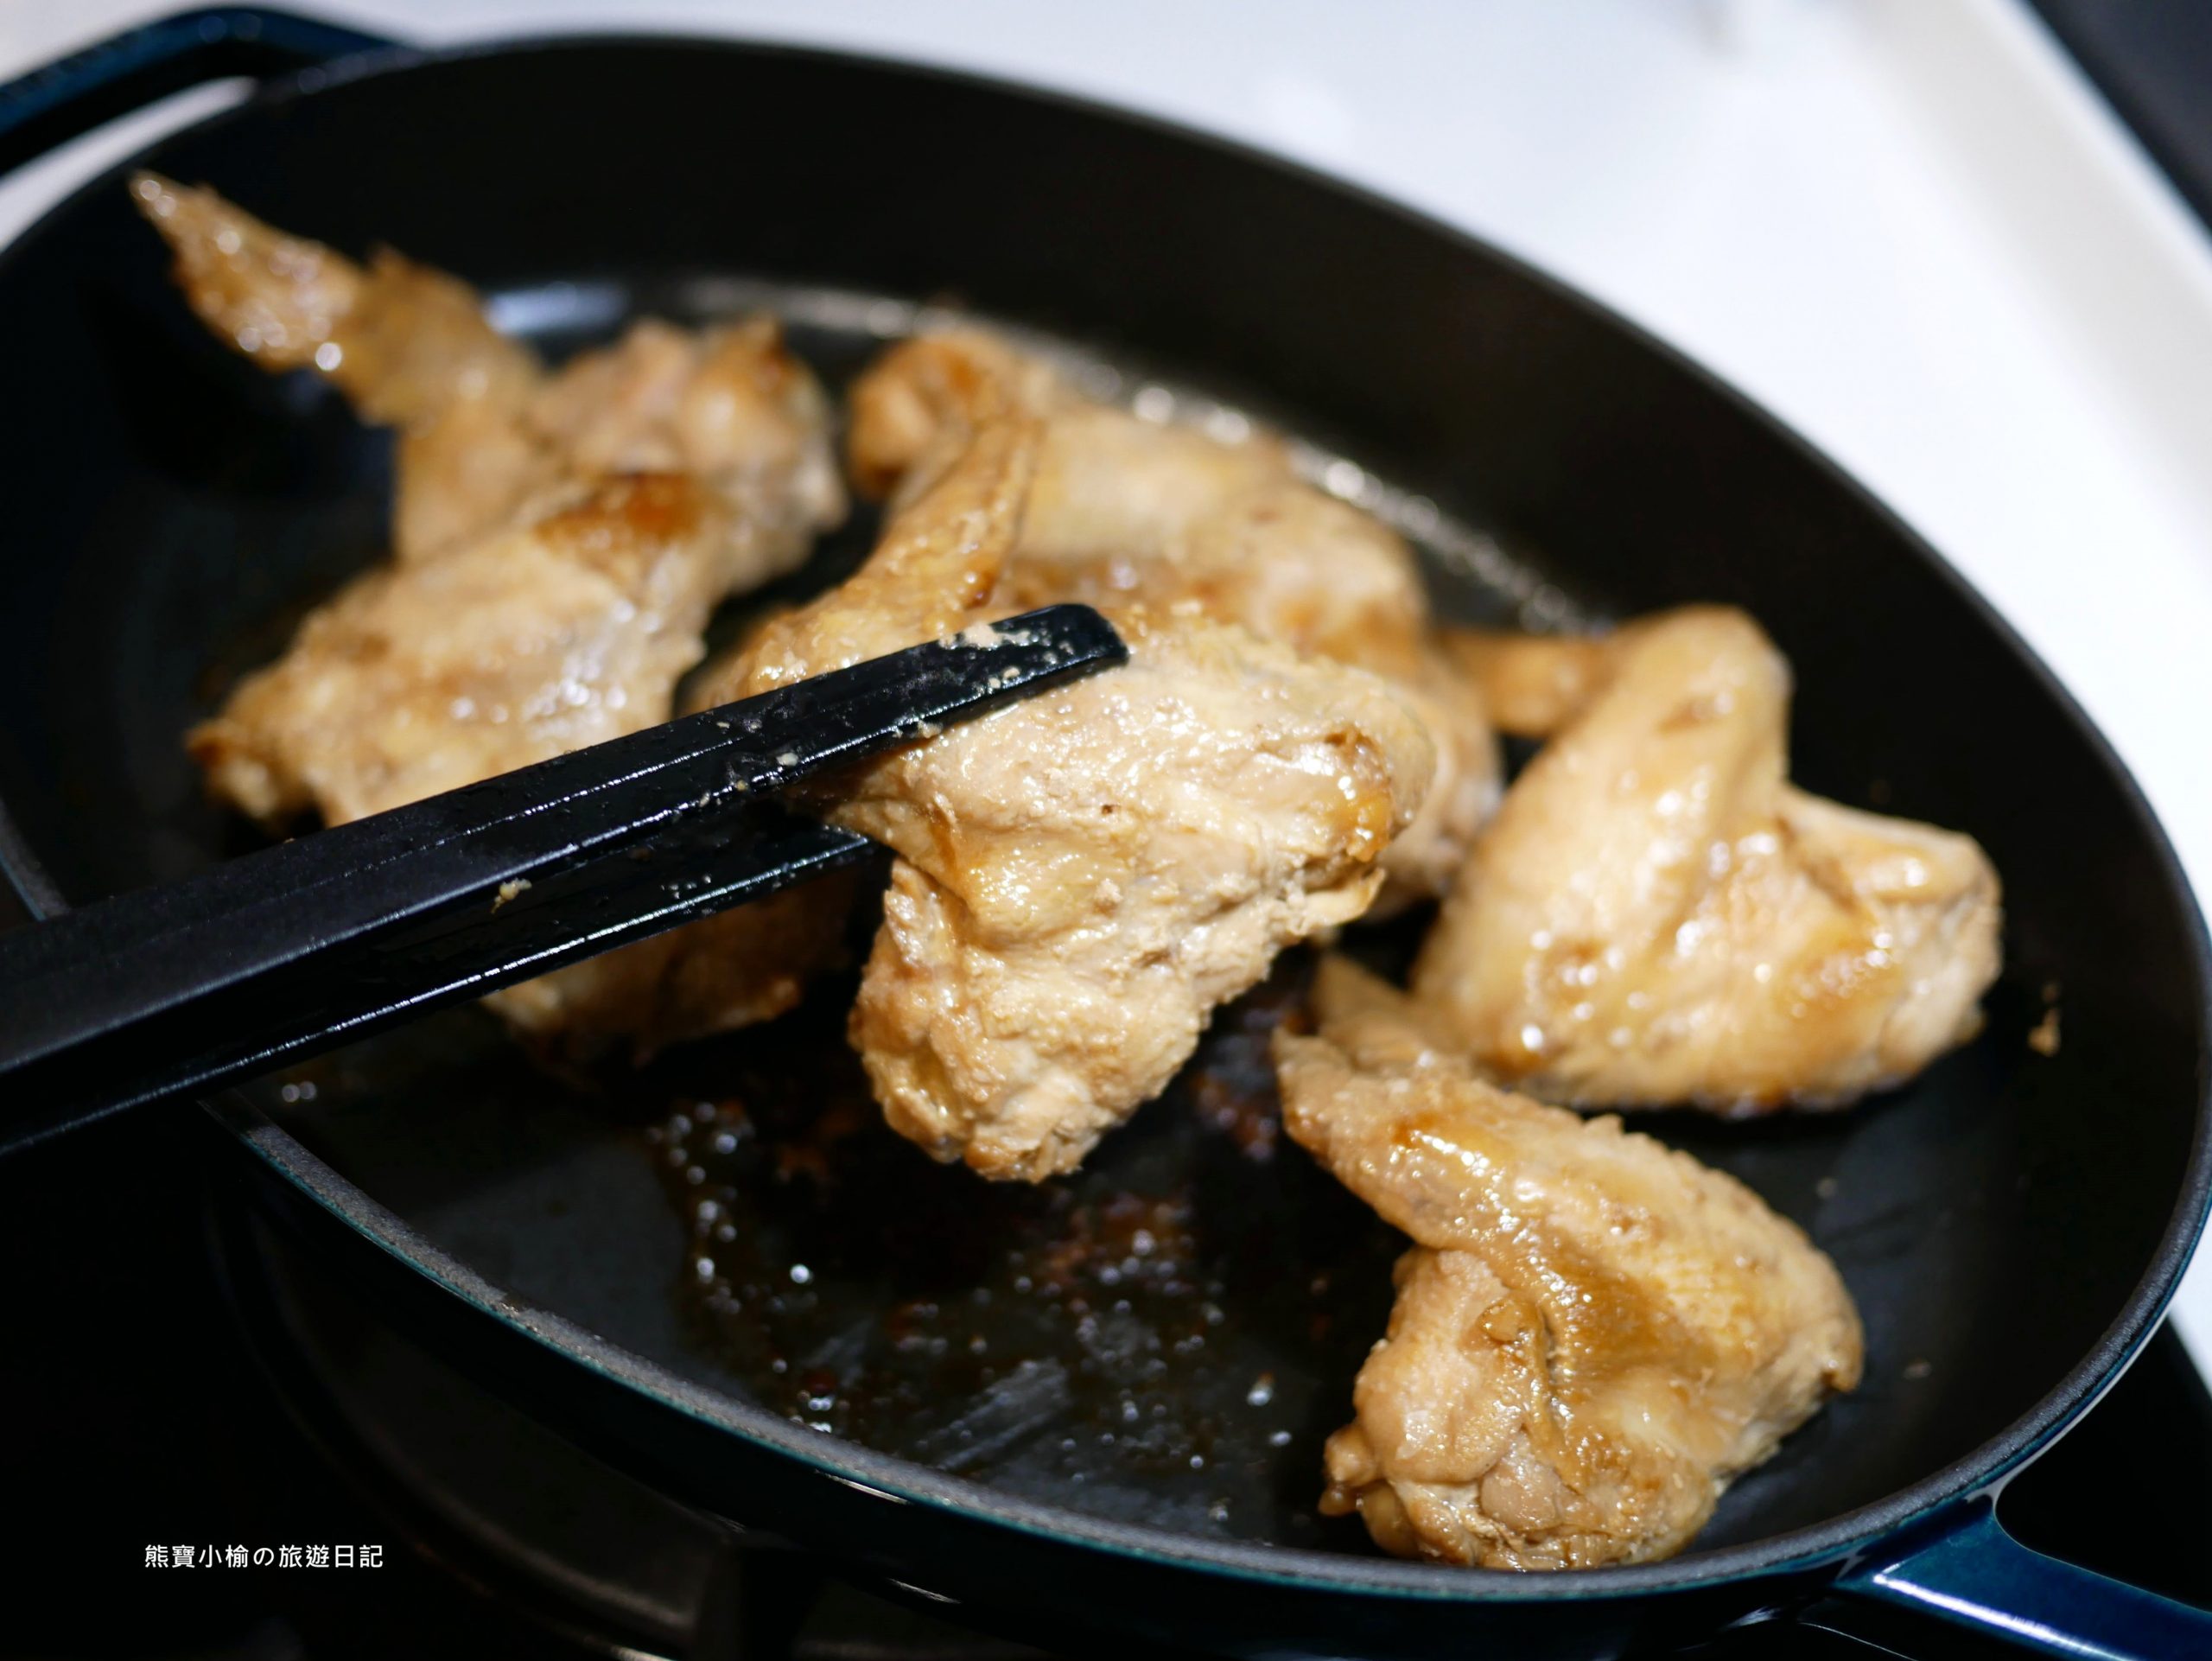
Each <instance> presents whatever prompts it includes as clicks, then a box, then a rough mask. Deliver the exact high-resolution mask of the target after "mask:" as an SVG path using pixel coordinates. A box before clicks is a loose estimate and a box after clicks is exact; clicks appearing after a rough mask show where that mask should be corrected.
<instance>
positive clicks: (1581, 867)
mask: <svg viewBox="0 0 2212 1661" xmlns="http://www.w3.org/2000/svg"><path fill="white" fill-rule="evenodd" d="M1562 650H1564V651H1565V652H1567V656H1565V657H1564V658H1562V659H1557V660H1556V661H1558V662H1562V663H1564V664H1565V665H1567V671H1562V672H1571V675H1572V677H1573V685H1574V687H1577V688H1579V689H1580V696H1581V697H1583V698H1584V699H1585V700H1586V701H1584V702H1583V703H1580V707H1579V708H1574V709H1573V710H1572V711H1571V712H1570V711H1569V710H1567V708H1565V707H1564V706H1565V705H1566V704H1567V703H1568V702H1570V701H1571V699H1572V697H1573V696H1574V695H1575V693H1574V691H1573V690H1569V691H1567V692H1565V693H1560V694H1559V695H1558V696H1557V698H1556V700H1555V701H1556V702H1557V703H1559V704H1560V706H1561V707H1560V708H1559V709H1557V710H1555V711H1554V713H1555V714H1556V716H1557V717H1558V718H1559V719H1560V720H1561V721H1563V722H1564V724H1562V725H1560V727H1559V729H1558V730H1557V732H1556V734H1555V735H1554V736H1553V737H1552V739H1551V741H1550V742H1549V743H1548V745H1546V747H1545V748H1544V749H1543V750H1542V751H1541V753H1540V754H1538V755H1537V757H1536V759H1535V760H1534V761H1533V762H1531V763H1530V764H1529V767H1528V769H1527V770H1526V771H1525V772H1524V773H1522V776H1521V777H1520V778H1519V779H1518V780H1516V781H1515V783H1514V786H1513V787H1512V789H1511V790H1510V791H1509V792H1507V793H1506V797H1505V800H1504V803H1503V805H1502V806H1501V807H1500V809H1499V811H1498V813H1497V818H1495V819H1494V820H1492V821H1491V824H1490V825H1489V827H1488V828H1487V829H1486V830H1485V831H1484V833H1483V835H1482V836H1481V837H1480V838H1479V839H1478V842H1477V843H1476V846H1475V851H1474V854H1473V856H1472V857H1471V859H1470V861H1469V862H1468V864H1467V868H1466V871H1465V875H1464V876H1463V877H1462V879H1461V881H1460V882H1459V886H1458V887H1457V888H1455V889H1454V890H1453V892H1452V896H1451V898H1450V899H1449V900H1448V901H1446V904H1445V907H1444V911H1443V914H1442V915H1441V917H1440V919H1439V920H1438V922H1437V925H1436V927H1435V929H1434V931H1433V932H1432V933H1431V935H1430V937H1429V939H1428V940H1427V944H1426V945H1425V946H1424V948H1423V950H1422V952H1421V961H1420V963H1419V964H1418V965H1417V967H1416V969H1415V971H1414V995H1415V996H1416V997H1417V998H1418V999H1419V1000H1420V1001H1421V1003H1422V1004H1423V1005H1424V1006H1425V1007H1427V1009H1430V1010H1432V1011H1433V1015H1434V1018H1435V1020H1436V1021H1437V1022H1438V1023H1439V1025H1440V1028H1441V1029H1443V1030H1446V1031H1448V1032H1449V1033H1450V1034H1452V1036H1453V1038H1454V1039H1456V1040H1457V1041H1459V1043H1460V1044H1462V1045H1463V1046H1464V1047H1465V1053H1467V1054H1468V1056H1469V1057H1470V1058H1471V1060H1473V1061H1474V1062H1475V1063H1476V1065H1477V1066H1480V1067H1481V1068H1483V1069H1484V1071H1485V1072H1488V1073H1490V1074H1491V1076H1493V1077H1496V1078H1498V1079H1504V1080H1507V1081H1509V1082H1511V1083H1514V1084H1516V1085H1518V1086H1519V1087H1521V1088H1522V1089H1525V1090H1527V1091H1530V1092H1531V1093H1532V1094H1534V1095H1536V1096H1540V1097H1541V1098H1544V1099H1546V1100H1548V1101H1558V1102H1566V1103H1571V1104H1575V1105H1578V1106H1602V1107H1631V1106H1642V1105H1664V1104H1681V1103H1694V1104H1699V1105H1701V1106H1705V1107H1708V1108H1713V1109H1715V1110H1717V1111H1723V1112H1729V1113H1751V1112H1758V1111H1764V1110H1766V1109H1770V1108H1772V1107H1775V1106H1777V1105H1779V1104H1784V1103H1795V1104H1799V1105H1803V1106H1834V1105H1840V1104H1844V1103H1847V1102H1850V1101H1852V1100H1853V1099H1854V1098H1857V1097H1859V1096H1860V1095H1862V1094H1864V1093H1865V1092H1866V1091H1871V1090H1878V1089H1881V1088H1883V1087H1885V1086H1887V1085H1893V1084H1896V1083H1897V1082H1899V1081H1901V1080H1903V1079H1907V1078H1910V1076H1911V1075H1912V1074H1913V1073H1915V1072H1917V1071H1919V1069H1921V1068H1922V1067H1923V1066H1926V1065H1927V1064H1928V1063H1929V1061H1930V1060H1933V1059H1934V1058H1935V1057H1936V1056H1937V1055H1939V1054H1941V1053H1942V1052H1943V1051H1945V1050H1947V1049H1949V1048H1950V1047H1953V1046H1954V1045H1956V1044H1958V1043H1961V1042H1962V1041H1964V1040H1966V1039H1967V1038H1969V1037H1971V1036H1972V1035H1973V1034H1974V1032H1975V1031H1976V1030H1977V1029H1978V1028H1979V1026H1980V1009H1979V1002H1978V1001H1979V999H1980V996H1981V994H1982V992H1983V991H1984V990H1986V988H1987V987H1988V985H1989V983H1991V981H1992V980H1993V979H1994V978H1995V977H1996V974H1997V970H1998V963H1999V924H2000V920H2001V919H2000V913H1999V903H1998V882H1997V875H1996V873H1995V871H1994V870H1993V869H1991V867H1990V864H1989V861H1988V860H1987V858H1986V856H1984V855H1983V853H1982V851H1981V850H1980V848H1979V847H1978V846H1976V845H1975V843H1974V842H1973V841H1972V840H1971V839H1970V838H1968V837H1963V836H1959V835H1956V834H1954V833H1952V832H1950V831H1938V830H1936V829H1935V828H1933V827H1932V826H1929V825H1924V824H1914V823H1911V822H1910V821H1907V820H1904V819H1891V818H1878V817H1877V816H1875V815H1873V814H1871V813H1862V812H1858V811H1853V810H1852V809H1850V808H1846V807H1840V806H1838V805H1836V804H1834V803H1833V802H1827V801H1822V800H1821V799H1818V798H1816V797H1813V796H1808V795H1807V794H1805V793H1804V792H1802V791H1799V790H1796V789H1793V788H1792V787H1791V786H1790V785H1789V782H1788V778H1787V769H1788V759H1789V757H1788V749H1787V744H1786V733H1785V723H1786V722H1787V719H1788V714H1789V666H1788V665H1787V664H1785V663H1784V662H1783V659H1782V657H1781V655H1780V653H1778V652H1776V650H1775V649H1774V646H1772V644H1771V643H1770V641H1769V640H1767V638H1766V637H1765V635H1764V633H1761V632H1760V630H1759V628H1758V625H1757V624H1755V623H1753V622H1752V621H1751V619H1750V618H1748V617H1746V616H1745V615H1744V614H1742V613H1740V612H1737V611H1732V610H1728V609H1726V608H1719V607H1693V608H1687V609H1684V610H1681V611H1675V612H1669V613H1665V614H1661V615H1659V616H1657V617H1654V618H1649V619H1646V620H1643V621H1641V622H1639V623H1637V624H1634V625H1631V626H1630V627H1628V628H1626V629H1624V630H1622V631H1621V633H1619V634H1618V636H1616V637H1614V638H1613V639H1612V640H1611V641H1609V642H1607V643H1606V645H1605V652H1604V654H1603V657H1602V659H1598V660H1593V659H1592V658H1591V656H1590V653H1589V650H1588V648H1587V646H1586V644H1585V645H1583V646H1573V647H1570V648H1563V649H1562ZM1538 660H1539V654H1538V653H1537V652H1535V650H1534V649H1533V648H1532V649H1531V651H1530V652H1528V653H1526V654H1524V655H1523V656H1522V659H1521V666H1522V667H1523V668H1525V667H1527V666H1528V665H1530V664H1533V663H1535V662H1537V661H1538ZM1533 684H1542V685H1549V686H1551V687H1553V688H1554V690H1556V688H1557V687H1558V685H1559V684H1560V683H1559V682H1557V681H1556V680H1545V679H1544V678H1541V677H1538V678H1535V681H1534V683H1533ZM1546 696H1552V694H1549V693H1548V694H1547V695H1546ZM1532 697H1533V695H1532ZM1505 701H1506V702H1509V703H1513V702H1515V701H1514V700H1505ZM1534 708H1535V704H1534V703H1532V702H1529V701H1527V700H1523V701H1522V702H1520V703H1517V704H1516V719H1520V718H1521V716H1522V714H1523V713H1526V712H1529V711H1530V710H1533V709H1534ZM1531 724H1534V723H1533V722H1531Z"/></svg>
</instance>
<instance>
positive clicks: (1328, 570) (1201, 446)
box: [850, 332, 1498, 910]
mask: <svg viewBox="0 0 2212 1661" xmlns="http://www.w3.org/2000/svg"><path fill="white" fill-rule="evenodd" d="M955 357H957V359H958V360H961V361H963V362H965V363H968V364H969V365H976V366H984V367H986V368H987V369H988V372H990V373H992V374H993V375H994V376H995V378H996V379H997V380H998V381H999V382H1000V384H1001V386H1003V387H1004V388H1005V389H1006V391H1007V396H1008V397H1009V398H1011V399H1012V401H1014V403H1015V404H1019V405H1020V407H1021V408H1022V409H1023V410H1025V411H1027V413H1028V414H1030V415H1031V416H1033V417H1035V418H1036V419H1037V421H1038V422H1039V424H1040V427H1041V431H1040V434H1039V444H1038V455H1037V463H1036V474H1035V478H1034V480H1033V483H1032V485H1031V487H1030V491H1029V497H1028V502H1027V507H1026V509H1025V510H1024V512H1023V514H1022V517H1021V528H1020V534H1019V536H1018V537H1017V538H1015V542H1014V548H1013V550H1011V552H1010V554H1009V557H1007V561H1006V564H1005V568H1004V570H1003V571H1002V573H1001V578H1000V582H999V586H998V589H997V594H996V596H995V597H996V598H997V600H999V601H1001V602H1003V603H1004V604H1005V605H1006V606H1007V608H1009V609H1021V608H1028V607H1033V606H1041V605H1046V604H1049V603H1051V602H1052V601H1061V600H1080V601H1086V602H1088V603H1090V604H1093V605H1101V606H1108V607H1113V606H1126V605H1129V604H1141V605H1144V606H1147V607H1149V608H1153V609H1154V610H1159V609H1166V608H1177V607H1183V608H1192V609H1195V610H1198V611H1199V612H1201V613H1203V614H1205V615H1206V616H1209V617H1211V618H1213V619H1215V620H1217V621H1220V622H1225V623H1236V624H1238V625H1241V626H1242V627H1244V628H1245V629H1246V630H1247V631H1249V633H1252V634H1255V635H1257V636H1258V637H1259V638H1260V639H1262V640H1272V641H1277V642H1280V643H1281V644H1282V645H1284V646H1288V647H1290V648H1291V649H1292V650H1293V651H1294V652H1300V653H1304V654H1307V655H1319V656H1322V657H1326V658H1332V659H1336V660H1337V661H1338V662H1340V663H1347V664H1353V665H1357V666H1358V667H1360V668H1363V669H1367V670H1371V671H1374V672H1375V673H1376V674H1378V675H1380V676H1383V678H1386V679H1387V680H1389V682H1390V683H1391V685H1392V687H1393V689H1394V690H1395V691H1396V692H1397V694H1398V695H1399V697H1400V698H1401V699H1402V701H1403V702H1404V703H1407V704H1408V705H1409V706H1410V707H1411V708H1412V709H1413V710H1414V712H1415V714H1417V715H1418V716H1421V720H1422V722H1423V723H1424V724H1425V725H1426V726H1427V728H1428V729H1429V735H1430V737H1431V738H1432V739H1433V741H1434V742H1435V745H1436V748H1437V776H1436V778H1435V779H1434V780H1433V781H1432V783H1431V785H1430V788H1429V792H1428V795H1427V799H1426V802H1425V805H1424V806H1423V807H1422V810H1421V813H1420V815H1419V816H1418V817H1417V818H1416V819H1415V820H1414V824H1412V825H1410V826H1409V827H1408V829H1407V831H1406V832H1405V834H1404V835H1402V836H1401V837H1399V838H1398V839H1397V840H1396V841H1395V843H1392V844H1391V847H1390V849H1389V852H1388V853H1387V854H1386V855H1385V856H1384V857H1383V869H1384V871H1385V873H1386V875H1387V877H1388V879H1389V881H1388V883H1387V887H1386V891H1385V894H1384V896H1383V901H1382V902H1381V904H1380V906H1379V907H1378V910H1389V909H1392V908H1394V907H1395V906H1397V905H1399V904H1402V903H1404V902H1406V901H1413V900H1416V899H1421V898H1430V897H1433V896H1436V895H1440V894H1442V893H1443V892H1444V891H1445V890H1446V888H1448V887H1449V886H1450V884H1451V880H1452V875H1453V874H1454V873H1455V872H1456V871H1457V870H1458V869H1459V865H1460V863H1461V862H1462V861H1463V860H1464V858H1465V854H1466V850H1467V847H1468V844H1469V843H1470V842H1471V840H1472V838H1473V836H1474V832H1475V831H1476V830H1477V828H1478V826H1479V825H1480V824H1481V823H1482V821H1483V820H1484V818H1486V817H1488V815H1489V813H1490V811H1491V809H1492V808H1493V807H1494V806H1495V805H1496V804H1497V790H1498V766H1497V745H1496V742H1495V741H1494V740H1493V738H1492V737H1491V729H1490V725H1489V722H1487V721H1486V720H1485V719H1484V713H1483V710H1482V704H1481V700H1480V697H1479V696H1478V692H1477V690H1476V688H1475V686H1474V684H1473V682H1472V681H1471V679H1470V678H1467V677H1466V676H1465V675H1463V674H1461V673H1460V672H1459V671H1457V670H1456V669H1455V668H1454V666H1453V665H1452V663H1451V661H1450V659H1447V658H1446V656H1445V655H1444V654H1443V653H1442V652H1440V650H1439V648H1438V646H1437V643H1436V641H1435V640H1433V638H1432V630H1431V628H1430V627H1429V617H1428V601H1427V593H1426V590H1425V589H1423V587H1422V584H1421V573H1420V570H1418V568H1417V567H1416V566H1415V564H1414V558H1413V554H1412V552H1411V550H1409V549H1408V548H1407V546H1406V544H1404V543H1403V542H1402V540H1400V539H1399V538H1397V537H1396V536H1395V535H1394V534H1393V533H1392V532H1391V531H1389V530H1387V529H1386V528H1385V527H1384V526H1383V525H1381V524H1379V523H1377V522H1376V520H1375V519H1371V518H1370V517H1369V516H1368V515H1367V514H1365V513H1363V512H1360V511H1359V510H1358V509H1357V508H1356V507H1353V506H1350V505H1349V504H1347V503H1344V502H1342V501H1339V500H1337V499H1336V498H1334V497H1332V496H1329V495H1327V494H1325V493H1323V492H1321V491H1319V490H1317V489H1315V488H1314V487H1313V486H1311V485H1309V484H1307V483H1306V481H1305V480H1303V479H1301V478H1300V477H1299V475H1298V474H1297V473H1296V471H1295V470H1294V468H1293V467H1292V465H1291V461H1290V457H1289V455H1287V452H1286V451H1285V450H1284V449H1283V447H1282V446H1281V444H1279V443H1277V442H1274V441H1273V440H1272V439H1269V438H1267V437H1264V436H1255V437H1253V438H1251V439H1249V441H1247V442H1242V443H1234V444H1230V443H1222V442H1217V441H1216V440H1214V439H1212V438H1210V437H1208V436H1205V434H1203V433H1200V432H1198V431H1196V430H1193V429H1191V428H1188V427H1178V426H1168V425H1162V424H1160V423H1154V422H1147V421H1143V420H1140V419H1139V418H1138V417H1135V416H1133V415H1130V414H1128V413H1127V412H1126V411H1124V410H1117V409H1115V408H1112V407H1110V406H1109V405H1106V404H1099V403H1097V402H1096V401H1094V400H1091V399H1089V398H1084V397H1082V396H1081V395H1080V394H1078V393H1077V392H1076V391H1074V389H1073V388H1071V386H1069V385H1067V384H1066V383H1065V380H1064V379H1062V378H1061V377H1060V376H1058V374H1057V373H1056V372H1054V371H1053V370H1052V369H1051V368H1050V367H1049V366H1046V365H1045V364H1044V363H1042V362H1040V361H1039V360H1035V359H1033V358H1030V357H1027V356H1025V355H1024V354H1022V353H1019V352H1017V351H1015V350H1014V349H1013V348H1012V347H1008V346H1007V345H1006V344H1005V343H1004V342H1003V341H1001V340H997V339H995V338H994V337H991V336H988V335H985V334H977V333H972V332H963V333H958V334H948V335H941V336H925V337H922V338H921V339H918V340H913V341H909V342H907V343H906V344H905V345H903V346H899V347H893V349H892V350H891V351H890V352H888V353H886V354H885V355H884V358H883V359H882V360H881V361H880V363H879V364H877V365H876V366H875V367H874V368H873V369H872V370H870V371H869V372H868V374H867V375H865V376H864V377H862V378H861V380H860V382H859V383H858V384H857V385H855V388H854V391H853V425H852V436H851V441H850V448H851V454H852V459H853V470H854V474H855V478H856V480H857V481H858V482H859V484H860V486H861V488H862V489H863V490H868V491H871V492H874V493H883V492H885V491H890V492H892V493H893V499H894V500H901V499H903V498H905V497H906V496H909V495H911V493H913V492H914V491H916V490H918V489H919V488H921V487H925V485H926V484H927V482H928V481H929V480H930V479H931V477H932V476H933V474H935V472H936V471H937V470H938V469H939V468H942V467H943V466H944V465H945V464H946V461H947V459H948V458H949V456H950V455H953V454H957V450H958V448H959V445H960V443H961V442H962V441H963V430H964V421H965V417H964V408H965V406H964V405H963V403H962V402H961V401H960V400H959V399H957V398H946V397H944V396H943V395H942V391H941V389H939V388H938V387H937V386H935V385H934V382H935V381H936V380H937V379H938V378H939V377H941V376H942V375H943V374H944V365H945V363H946V362H947V361H948V360H949V359H950V358H955Z"/></svg>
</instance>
